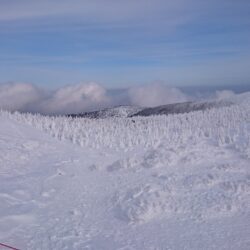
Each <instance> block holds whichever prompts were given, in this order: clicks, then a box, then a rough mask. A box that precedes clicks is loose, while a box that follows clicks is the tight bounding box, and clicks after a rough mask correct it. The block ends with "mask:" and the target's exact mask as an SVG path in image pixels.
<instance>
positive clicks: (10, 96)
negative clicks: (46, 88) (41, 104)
mask: <svg viewBox="0 0 250 250" xmlns="http://www.w3.org/2000/svg"><path fill="white" fill-rule="evenodd" d="M42 97H43V93H42V91H40V90H39V89H38V88H36V87H35V86H34V85H31V84H28V83H6V84H1V85H0V108H2V109H7V110H10V111H14V110H19V111H32V109H33V107H32V105H34V106H35V104H36V103H37V102H38V101H40V100H41V99H42Z"/></svg>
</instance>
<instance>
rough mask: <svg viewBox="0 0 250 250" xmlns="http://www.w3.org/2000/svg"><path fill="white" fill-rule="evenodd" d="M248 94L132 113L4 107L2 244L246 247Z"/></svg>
mask: <svg viewBox="0 0 250 250" xmlns="http://www.w3.org/2000/svg"><path fill="white" fill-rule="evenodd" d="M239 100H241V98H239ZM244 100H245V101H244V102H243V101H241V102H239V104H238V105H233V106H230V107H222V108H219V109H210V110H206V111H197V112H192V113H189V114H179V115H170V116H157V117H135V118H133V119H130V118H108V119H102V120H93V119H85V118H76V119H72V118H66V117H45V116H40V115H31V114H19V113H13V114H11V113H8V112H4V111H2V112H0V183H1V185H0V197H1V203H0V242H1V243H5V244H8V245H11V246H14V247H16V248H19V249H36V250H39V249H44V250H47V249H60V250H61V249H96V250H101V249H105V250H113V249H117V250H118V249H120V250H132V249H139V250H141V249H149V250H166V249H168V250H170V249H173V250H174V249H194V250H195V249H197V250H198V249H199V250H200V249H227V250H228V249H241V250H247V249H250V238H249V235H250V96H249V95H246V94H245V95H244Z"/></svg>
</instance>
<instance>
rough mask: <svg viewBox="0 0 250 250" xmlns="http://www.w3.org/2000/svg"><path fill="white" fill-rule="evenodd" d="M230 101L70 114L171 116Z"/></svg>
mask: <svg viewBox="0 0 250 250" xmlns="http://www.w3.org/2000/svg"><path fill="white" fill-rule="evenodd" d="M232 104H233V102H230V101H209V102H183V103H172V104H166V105H161V106H157V107H152V108H140V107H135V106H118V107H114V108H106V109H103V110H96V111H90V112H84V113H80V114H69V115H68V116H70V117H72V118H77V117H84V118H91V119H104V118H111V117H120V118H126V117H135V116H152V115H170V114H183V113H190V112H193V111H199V110H206V109H211V108H219V107H225V106H230V105H232Z"/></svg>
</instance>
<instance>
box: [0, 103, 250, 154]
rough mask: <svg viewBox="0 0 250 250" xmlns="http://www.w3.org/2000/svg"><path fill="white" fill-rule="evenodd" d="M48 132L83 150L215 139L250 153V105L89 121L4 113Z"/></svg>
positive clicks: (219, 142) (214, 140)
mask: <svg viewBox="0 0 250 250" xmlns="http://www.w3.org/2000/svg"><path fill="white" fill-rule="evenodd" d="M1 115H6V116H9V117H10V118H11V119H14V120H16V121H19V122H24V123H27V124H30V125H32V126H34V127H35V128H38V129H40V130H43V131H46V132H48V133H49V134H50V135H52V136H53V137H56V138H58V139H60V140H70V141H72V142H73V143H76V144H79V145H81V146H83V147H92V148H100V147H109V148H113V149H128V150H129V148H131V147H133V146H144V147H148V146H154V145H157V144H158V143H160V142H161V141H162V140H164V143H168V144H169V145H170V146H171V145H173V146H174V145H177V144H178V145H180V144H183V143H191V142H197V141H200V139H202V138H207V139H211V140H212V141H213V142H214V143H216V144H218V145H229V144H234V145H238V147H239V150H249V141H250V106H249V105H233V106H230V107H223V108H218V109H211V110H206V111H197V112H192V113H188V114H178V115H169V116H151V117H134V118H107V119H86V118H69V117H50V116H42V115H39V114H36V115H34V114H21V113H18V112H15V113H8V112H4V111H2V112H1Z"/></svg>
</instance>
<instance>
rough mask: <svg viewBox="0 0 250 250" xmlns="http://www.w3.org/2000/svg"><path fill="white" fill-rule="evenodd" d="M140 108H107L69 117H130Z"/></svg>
mask: <svg viewBox="0 0 250 250" xmlns="http://www.w3.org/2000/svg"><path fill="white" fill-rule="evenodd" d="M141 110H142V108H139V107H135V106H118V107H114V108H107V109H102V110H97V111H91V112H85V113H81V114H71V115H69V116H70V117H84V118H100V119H103V118H111V117H120V118H122V117H123V118H124V117H129V116H132V115H134V114H136V113H138V112H139V111H141Z"/></svg>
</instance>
